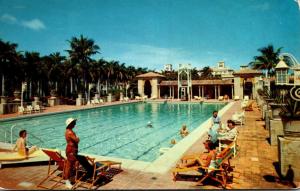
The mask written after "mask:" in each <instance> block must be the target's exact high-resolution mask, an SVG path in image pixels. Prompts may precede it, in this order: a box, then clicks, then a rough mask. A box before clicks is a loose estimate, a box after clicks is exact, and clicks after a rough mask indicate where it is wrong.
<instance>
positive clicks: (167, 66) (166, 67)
mask: <svg viewBox="0 0 300 191" xmlns="http://www.w3.org/2000/svg"><path fill="white" fill-rule="evenodd" d="M164 70H165V71H166V72H171V71H172V64H165V67H164Z"/></svg>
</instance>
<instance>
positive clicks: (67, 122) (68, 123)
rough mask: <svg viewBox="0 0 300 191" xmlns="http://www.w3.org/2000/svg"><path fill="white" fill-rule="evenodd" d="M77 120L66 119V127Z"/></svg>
mask: <svg viewBox="0 0 300 191" xmlns="http://www.w3.org/2000/svg"><path fill="white" fill-rule="evenodd" d="M76 120H77V119H74V118H72V117H70V118H68V119H67V120H66V125H67V127H68V126H69V125H70V124H71V123H72V122H73V121H76Z"/></svg>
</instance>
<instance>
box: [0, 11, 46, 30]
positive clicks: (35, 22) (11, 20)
mask: <svg viewBox="0 0 300 191" xmlns="http://www.w3.org/2000/svg"><path fill="white" fill-rule="evenodd" d="M0 21H1V22H5V23H8V24H12V25H19V26H20V25H21V26H24V27H26V28H29V29H32V30H36V31H38V30H42V29H45V28H46V26H45V24H44V23H43V22H42V21H41V20H39V19H32V20H28V21H19V20H18V19H17V18H16V17H14V16H13V15H10V14H3V15H2V16H1V17H0Z"/></svg>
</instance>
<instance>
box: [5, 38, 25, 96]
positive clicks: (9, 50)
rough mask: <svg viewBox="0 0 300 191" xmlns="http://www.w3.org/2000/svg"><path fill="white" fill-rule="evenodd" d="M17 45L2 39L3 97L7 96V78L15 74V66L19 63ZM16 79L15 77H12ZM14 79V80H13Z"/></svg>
mask: <svg viewBox="0 0 300 191" xmlns="http://www.w3.org/2000/svg"><path fill="white" fill-rule="evenodd" d="M17 46H18V45H17V44H15V43H10V42H4V41H2V40H1V39H0V75H1V87H2V88H1V95H2V96H4V95H5V77H8V76H10V75H12V74H15V73H14V68H16V67H14V65H15V64H17V63H18V62H19V60H20V59H19V58H20V57H19V54H18V53H17V51H16V48H17ZM12 77H14V76H12ZM12 79H13V78H12Z"/></svg>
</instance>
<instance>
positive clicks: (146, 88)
mask: <svg viewBox="0 0 300 191" xmlns="http://www.w3.org/2000/svg"><path fill="white" fill-rule="evenodd" d="M151 87H152V86H151V83H150V81H149V80H146V81H145V86H144V94H145V95H146V96H148V98H150V97H151V93H152V90H151Z"/></svg>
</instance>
